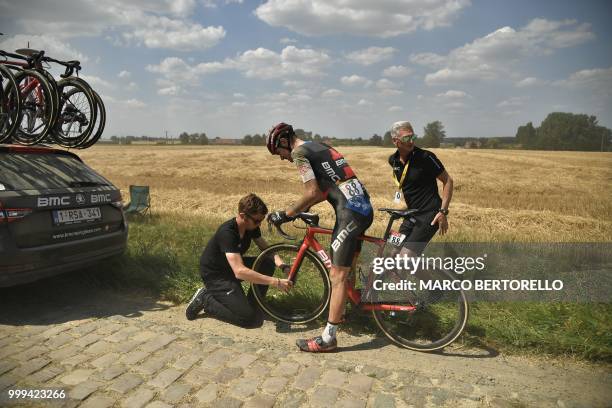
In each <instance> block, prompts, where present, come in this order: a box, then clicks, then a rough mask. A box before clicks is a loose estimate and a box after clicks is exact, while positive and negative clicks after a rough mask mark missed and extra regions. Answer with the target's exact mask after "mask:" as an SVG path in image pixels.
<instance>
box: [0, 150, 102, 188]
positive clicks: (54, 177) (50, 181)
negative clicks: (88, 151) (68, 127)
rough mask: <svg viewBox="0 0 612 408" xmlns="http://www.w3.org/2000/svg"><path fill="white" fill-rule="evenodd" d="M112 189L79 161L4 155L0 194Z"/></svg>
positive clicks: (63, 157)
mask: <svg viewBox="0 0 612 408" xmlns="http://www.w3.org/2000/svg"><path fill="white" fill-rule="evenodd" d="M87 183H90V184H91V185H108V181H107V180H105V179H104V178H103V177H101V176H100V175H98V174H96V173H95V172H94V171H93V170H92V169H90V168H89V167H87V165H85V164H84V163H82V162H81V161H79V160H78V159H76V158H74V157H72V156H67V155H59V154H49V153H29V152H28V153H20V152H0V191H9V190H36V189H55V188H66V187H76V186H79V185H87Z"/></svg>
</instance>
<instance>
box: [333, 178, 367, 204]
mask: <svg viewBox="0 0 612 408" xmlns="http://www.w3.org/2000/svg"><path fill="white" fill-rule="evenodd" d="M338 188H339V189H340V191H342V194H344V197H346V199H347V200H350V199H351V198H353V197H358V196H363V195H364V193H363V186H362V185H361V182H360V181H359V180H357V179H350V180H348V181H345V182H344V183H342V184H340V185H339V186H338Z"/></svg>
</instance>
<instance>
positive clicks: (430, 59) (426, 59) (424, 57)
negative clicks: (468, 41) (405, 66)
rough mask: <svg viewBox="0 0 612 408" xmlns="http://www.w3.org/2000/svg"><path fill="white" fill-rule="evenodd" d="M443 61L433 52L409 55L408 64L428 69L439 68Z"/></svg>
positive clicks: (443, 59) (442, 58)
mask: <svg viewBox="0 0 612 408" xmlns="http://www.w3.org/2000/svg"><path fill="white" fill-rule="evenodd" d="M445 61H446V58H445V57H443V56H442V55H439V54H435V53H433V52H421V53H418V54H410V62H412V63H414V64H419V65H424V66H428V67H434V68H435V67H440V66H442V65H443V64H444V62H445Z"/></svg>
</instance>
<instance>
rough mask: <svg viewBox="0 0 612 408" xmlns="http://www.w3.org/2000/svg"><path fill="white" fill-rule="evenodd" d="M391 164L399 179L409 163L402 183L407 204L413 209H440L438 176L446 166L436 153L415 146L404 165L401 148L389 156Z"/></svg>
mask: <svg viewBox="0 0 612 408" xmlns="http://www.w3.org/2000/svg"><path fill="white" fill-rule="evenodd" d="M389 164H390V165H391V167H392V168H393V174H394V176H395V178H396V179H397V180H398V181H399V180H401V178H402V173H403V172H404V166H405V165H409V166H410V167H409V168H408V174H406V178H405V179H404V182H403V184H402V186H401V187H402V194H403V195H404V200H406V205H407V206H408V208H411V209H421V210H439V209H440V207H441V205H442V199H441V198H440V195H439V194H438V184H437V183H436V178H437V177H438V176H439V175H440V174H442V172H443V171H444V166H443V165H442V163H441V162H440V160H438V158H437V157H436V155H435V154H433V153H432V152H430V151H428V150H423V149H419V148H418V147H416V146H415V147H414V149H413V150H412V152H410V154H409V155H408V160H407V161H406V164H405V165H404V164H403V163H402V162H401V161H400V156H399V150H396V151H395V153H393V154H392V155H391V156H389Z"/></svg>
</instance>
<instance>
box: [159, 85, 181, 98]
mask: <svg viewBox="0 0 612 408" xmlns="http://www.w3.org/2000/svg"><path fill="white" fill-rule="evenodd" d="M157 93H158V94H159V95H169V96H176V95H180V94H181V93H183V91H182V89H181V88H180V87H179V86H177V85H170V86H168V87H166V88H160V89H158V90H157Z"/></svg>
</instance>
